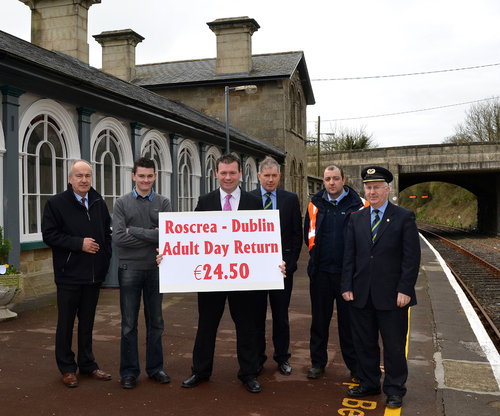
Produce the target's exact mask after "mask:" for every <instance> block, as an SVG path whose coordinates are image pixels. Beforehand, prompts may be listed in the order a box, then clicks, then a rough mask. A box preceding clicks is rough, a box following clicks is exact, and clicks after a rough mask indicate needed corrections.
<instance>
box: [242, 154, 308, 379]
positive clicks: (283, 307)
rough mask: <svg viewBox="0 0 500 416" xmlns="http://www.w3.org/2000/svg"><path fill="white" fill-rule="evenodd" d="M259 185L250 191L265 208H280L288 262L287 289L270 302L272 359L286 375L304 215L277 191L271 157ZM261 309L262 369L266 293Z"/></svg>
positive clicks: (271, 296) (274, 293)
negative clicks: (291, 302)
mask: <svg viewBox="0 0 500 416" xmlns="http://www.w3.org/2000/svg"><path fill="white" fill-rule="evenodd" d="M258 176H259V182H260V186H259V187H258V188H257V189H255V190H253V191H251V192H250V193H251V194H254V195H256V196H258V197H259V198H260V199H261V201H262V206H263V208H264V209H278V210H279V213H280V229H281V250H282V253H283V260H284V261H285V263H286V279H285V280H284V284H285V287H284V289H282V290H270V291H268V293H269V303H270V305H271V311H272V317H273V344H274V354H273V358H274V360H275V361H276V362H277V364H278V370H279V372H280V373H281V374H283V375H287V376H288V375H290V374H291V373H292V366H291V365H290V363H289V362H288V360H289V358H290V356H291V354H290V351H289V347H290V324H289V320H288V307H289V306H290V298H291V296H292V287H293V274H294V272H295V271H296V270H297V260H298V258H299V255H300V249H301V248H302V216H301V213H300V204H299V198H298V197H297V194H295V193H293V192H288V191H285V190H283V189H279V188H278V183H279V181H280V177H281V174H280V165H279V163H278V162H277V161H276V160H274V159H273V158H272V157H270V156H267V157H266V158H264V160H262V162H261V163H260V164H259V173H258ZM261 299H262V300H263V305H262V308H260V309H259V311H258V313H259V316H258V317H257V330H258V331H259V350H260V356H259V364H260V367H262V365H263V364H264V362H265V361H266V359H267V356H266V314H267V294H266V296H265V297H262V298H261Z"/></svg>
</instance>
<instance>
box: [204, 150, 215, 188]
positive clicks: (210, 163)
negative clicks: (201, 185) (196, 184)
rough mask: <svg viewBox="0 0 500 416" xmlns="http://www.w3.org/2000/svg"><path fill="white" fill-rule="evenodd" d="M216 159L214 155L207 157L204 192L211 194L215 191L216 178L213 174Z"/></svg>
mask: <svg viewBox="0 0 500 416" xmlns="http://www.w3.org/2000/svg"><path fill="white" fill-rule="evenodd" d="M216 161H217V159H216V158H215V155H208V157H207V177H206V181H207V182H206V190H207V192H212V191H215V190H216V189H217V177H216V176H215V172H216V170H217V166H216Z"/></svg>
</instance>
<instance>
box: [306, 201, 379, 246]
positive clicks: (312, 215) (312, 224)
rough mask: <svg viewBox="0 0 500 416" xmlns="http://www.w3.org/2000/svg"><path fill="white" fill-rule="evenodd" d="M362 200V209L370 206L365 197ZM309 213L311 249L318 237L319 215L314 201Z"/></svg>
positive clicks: (310, 203) (309, 207)
mask: <svg viewBox="0 0 500 416" xmlns="http://www.w3.org/2000/svg"><path fill="white" fill-rule="evenodd" d="M360 198H361V197H360ZM361 202H362V203H363V206H362V207H361V208H360V209H363V208H366V207H369V206H370V204H369V203H368V201H367V200H366V199H364V198H361ZM307 213H308V214H309V233H308V234H307V238H308V241H309V251H311V250H312V248H313V247H314V240H315V238H316V216H317V215H318V208H317V207H316V205H314V204H313V203H312V202H309V206H308V207H307Z"/></svg>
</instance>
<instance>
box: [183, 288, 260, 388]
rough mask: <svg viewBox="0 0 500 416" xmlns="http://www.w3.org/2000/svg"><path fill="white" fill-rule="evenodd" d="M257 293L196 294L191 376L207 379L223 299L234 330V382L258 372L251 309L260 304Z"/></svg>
mask: <svg viewBox="0 0 500 416" xmlns="http://www.w3.org/2000/svg"><path fill="white" fill-rule="evenodd" d="M262 296H263V292H261V291H237V292H199V293H198V331H197V332H196V340H195V343H194V349H193V374H197V375H199V376H200V377H207V378H208V377H210V376H211V375H212V370H213V362H214V351H215V339H216V336H217V329H218V327H219V323H220V320H221V318H222V315H223V313H224V308H225V305H226V299H227V301H228V303H229V311H230V313H231V318H232V319H233V322H234V324H235V327H236V352H237V355H238V363H239V365H240V369H239V371H238V378H239V379H240V380H241V381H243V382H245V381H246V380H248V379H249V378H252V377H256V375H257V371H258V366H259V364H258V350H257V336H256V335H257V331H256V326H255V321H256V318H255V310H256V309H255V308H256V307H257V305H259V304H262V301H261V300H260V298H261V297H262Z"/></svg>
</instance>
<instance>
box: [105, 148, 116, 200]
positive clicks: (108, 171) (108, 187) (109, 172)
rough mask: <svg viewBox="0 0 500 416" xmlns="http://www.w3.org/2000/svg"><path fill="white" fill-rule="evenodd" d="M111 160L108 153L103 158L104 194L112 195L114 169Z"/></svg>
mask: <svg viewBox="0 0 500 416" xmlns="http://www.w3.org/2000/svg"><path fill="white" fill-rule="evenodd" d="M113 165H114V163H113V158H112V157H111V155H110V154H109V153H108V154H106V156H105V157H104V194H105V195H113V193H114V192H113V190H114V186H113V169H114V166H113Z"/></svg>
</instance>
